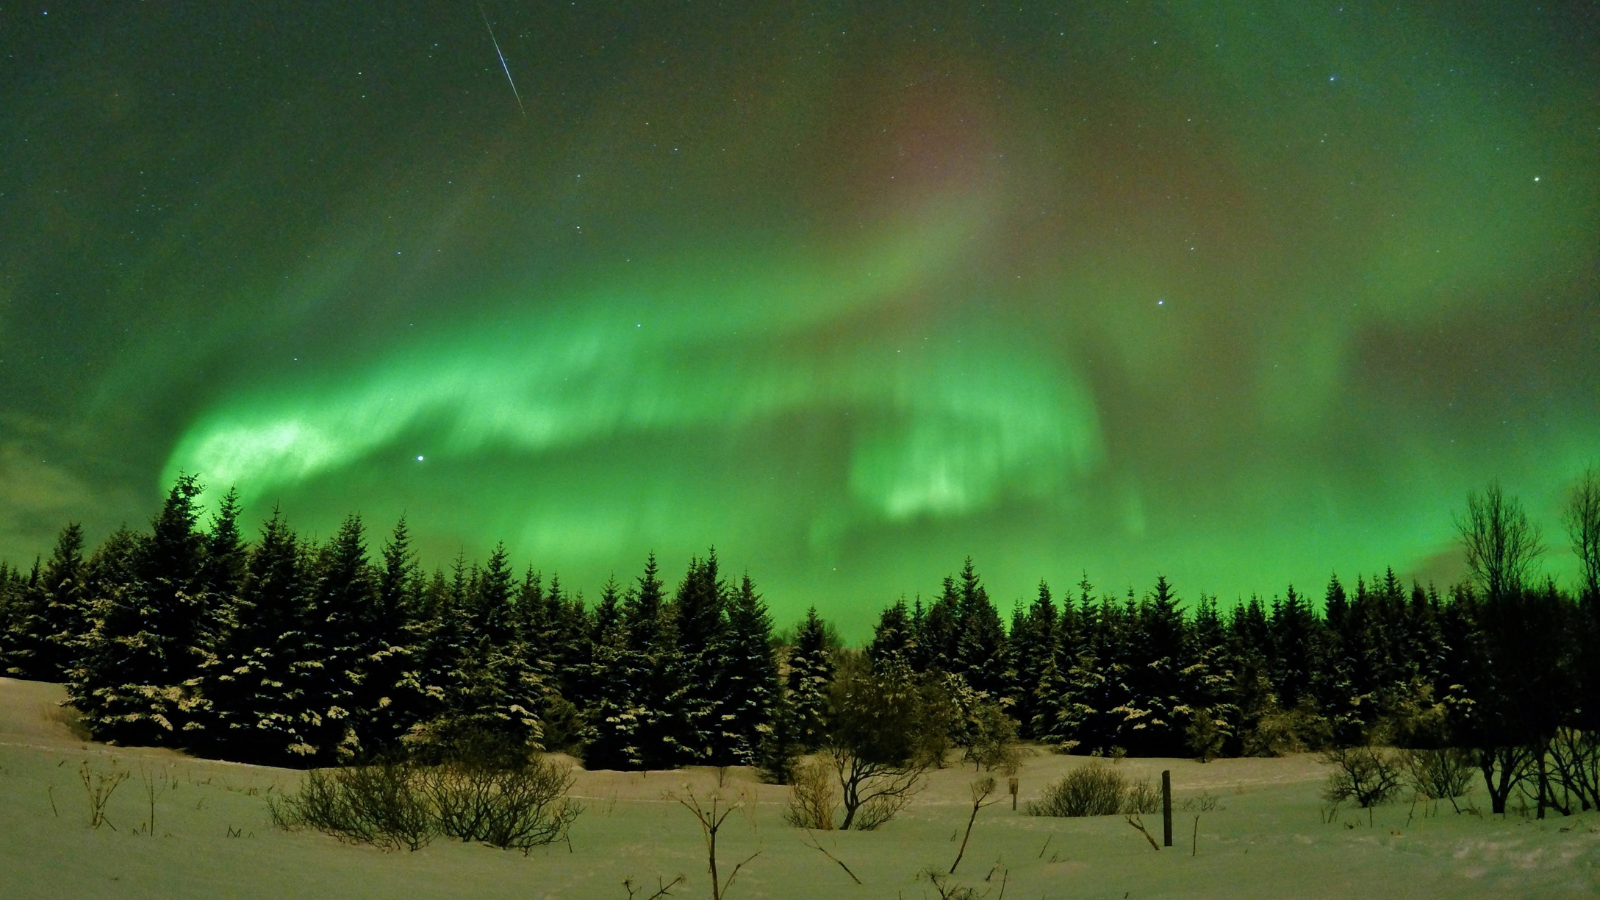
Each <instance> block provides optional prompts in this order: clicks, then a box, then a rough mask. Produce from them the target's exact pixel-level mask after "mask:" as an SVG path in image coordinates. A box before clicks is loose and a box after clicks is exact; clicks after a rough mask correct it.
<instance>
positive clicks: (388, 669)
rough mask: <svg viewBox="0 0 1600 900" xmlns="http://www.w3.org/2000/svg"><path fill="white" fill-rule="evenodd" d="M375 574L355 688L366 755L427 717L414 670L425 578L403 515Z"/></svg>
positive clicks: (393, 741) (390, 744) (384, 747)
mask: <svg viewBox="0 0 1600 900" xmlns="http://www.w3.org/2000/svg"><path fill="white" fill-rule="evenodd" d="M376 579H377V584H376V586H375V590H376V602H375V605H374V607H373V619H372V621H371V623H370V625H369V627H370V629H371V633H370V635H369V636H368V637H369V643H368V646H367V653H368V655H367V657H366V659H365V660H363V662H362V668H363V671H364V676H363V678H362V680H361V682H360V683H359V684H358V685H356V686H355V687H354V691H355V701H354V703H355V708H356V710H357V712H358V715H357V717H356V720H355V729H356V738H357V740H359V741H360V745H361V748H362V751H361V752H362V754H363V755H368V756H370V755H374V754H381V753H385V752H388V751H389V750H391V749H392V748H394V747H395V746H396V745H397V744H398V742H399V741H400V739H401V737H403V736H404V735H405V734H406V733H407V732H408V731H409V730H410V729H411V727H412V726H413V725H415V724H417V723H418V722H420V721H422V720H423V719H424V718H426V717H427V714H426V710H425V697H424V695H423V694H422V693H421V692H420V691H419V689H418V679H417V676H416V674H415V673H416V667H417V665H418V664H419V663H420V661H421V659H422V647H421V646H420V644H419V641H418V635H417V632H416V629H414V628H413V627H412V625H413V620H414V618H415V617H417V616H418V615H420V612H421V611H420V606H421V602H422V585H423V581H422V575H421V572H420V570H419V569H418V567H417V562H416V555H415V554H414V553H413V552H412V550H411V534H410V530H409V529H408V528H407V526H406V520H405V518H404V517H402V518H401V519H400V521H399V522H397V523H396V524H395V527H394V531H393V532H392V533H391V534H390V536H389V540H388V541H387V542H386V543H385V544H384V547H383V568H382V570H381V571H379V572H378V573H377V574H376Z"/></svg>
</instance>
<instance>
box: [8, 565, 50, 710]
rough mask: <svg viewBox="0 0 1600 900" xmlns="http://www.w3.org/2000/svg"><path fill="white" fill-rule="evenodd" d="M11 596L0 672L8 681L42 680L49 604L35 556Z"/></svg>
mask: <svg viewBox="0 0 1600 900" xmlns="http://www.w3.org/2000/svg"><path fill="white" fill-rule="evenodd" d="M13 597H14V599H13V600H12V602H11V609H10V616H9V618H10V620H11V622H10V627H9V629H8V632H7V635H6V642H5V651H6V652H5V657H4V660H3V662H4V669H3V671H4V672H5V674H7V675H9V676H11V677H12V678H24V679H29V680H34V681H42V680H45V677H46V674H47V673H46V666H47V664H48V661H49V657H47V656H45V655H44V654H45V652H46V640H47V638H48V636H49V625H48V624H47V623H46V618H45V610H46V608H47V607H48V605H49V602H50V601H49V597H48V596H47V595H46V593H45V577H44V573H43V569H42V564H41V562H40V560H39V559H38V558H37V557H35V558H34V561H33V570H32V571H31V572H29V573H28V578H27V580H26V581H25V582H22V583H21V584H19V585H18V586H17V590H16V591H15V593H14V594H13Z"/></svg>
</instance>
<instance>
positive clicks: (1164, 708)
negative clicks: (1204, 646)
mask: <svg viewBox="0 0 1600 900" xmlns="http://www.w3.org/2000/svg"><path fill="white" fill-rule="evenodd" d="M1134 622H1135V623H1136V624H1135V632H1134V634H1133V635H1132V640H1131V641H1129V650H1130V653H1131V658H1130V659H1129V660H1128V679H1127V682H1128V686H1129V696H1128V699H1127V701H1126V702H1125V704H1124V709H1125V710H1126V712H1125V714H1124V719H1123V722H1122V723H1121V726H1120V727H1121V730H1122V732H1123V734H1124V735H1125V737H1124V738H1123V742H1122V744H1121V745H1122V746H1123V747H1125V748H1126V749H1128V750H1129V751H1130V752H1134V753H1138V754H1141V755H1146V756H1175V755H1177V754H1179V753H1181V752H1182V748H1183V744H1184V740H1185V733H1186V730H1187V728H1188V726H1189V714H1190V711H1191V707H1190V706H1189V704H1188V702H1187V700H1188V698H1187V697H1185V696H1184V694H1185V690H1184V688H1185V685H1184V679H1183V674H1182V673H1183V662H1184V648H1185V644H1186V634H1185V631H1186V628H1185V623H1184V619H1183V612H1182V611H1181V610H1180V609H1179V608H1178V598H1177V596H1176V595H1175V594H1173V592H1172V585H1171V584H1169V583H1168V582H1167V579H1166V576H1165V575H1162V576H1158V577H1157V578H1156V584H1155V587H1154V588H1153V589H1152V590H1151V591H1150V592H1149V593H1148V594H1146V596H1145V598H1144V600H1143V601H1142V602H1141V603H1140V604H1139V607H1138V612H1137V616H1136V617H1135V618H1134Z"/></svg>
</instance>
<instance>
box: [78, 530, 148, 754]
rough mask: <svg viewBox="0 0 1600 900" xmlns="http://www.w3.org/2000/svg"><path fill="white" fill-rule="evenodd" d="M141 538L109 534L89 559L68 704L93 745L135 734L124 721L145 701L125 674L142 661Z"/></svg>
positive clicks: (124, 532)
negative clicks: (89, 736)
mask: <svg viewBox="0 0 1600 900" xmlns="http://www.w3.org/2000/svg"><path fill="white" fill-rule="evenodd" d="M142 541H143V539H142V537H141V536H140V535H138V534H136V533H135V532H133V531H130V530H128V529H127V528H120V529H118V530H116V531H114V532H112V534H111V536H110V537H108V538H106V540H105V542H104V543H102V544H101V545H100V546H99V547H98V548H97V549H96V550H95V551H94V553H93V554H92V555H91V556H90V557H89V562H88V566H87V570H88V571H87V576H86V581H87V587H86V590H85V595H86V607H85V615H84V631H83V634H82V636H81V637H80V638H79V640H78V641H77V643H76V645H75V647H74V648H73V649H74V654H73V655H74V665H73V668H72V671H71V672H70V673H69V674H68V676H67V698H68V699H69V700H70V701H71V703H72V705H73V706H74V707H75V708H76V709H77V710H78V711H79V712H80V713H81V714H82V715H83V722H84V725H85V726H86V727H88V729H89V731H90V733H92V734H93V735H94V736H95V739H96V740H101V741H121V740H123V739H124V738H125V737H128V736H132V735H133V734H134V733H135V732H134V730H133V729H130V728H127V727H126V725H125V723H126V718H125V717H127V716H133V715H139V714H140V713H142V711H143V709H144V708H145V703H144V700H143V698H142V697H141V696H139V695H138V694H137V693H136V692H135V691H133V690H131V689H130V688H128V687H127V683H126V681H125V679H124V674H125V673H127V672H130V671H133V670H134V667H135V665H136V663H137V661H138V659H139V657H140V655H141V650H142V644H143V638H142V637H141V635H140V629H139V619H140V607H141V595H142V590H141V584H140V581H139V575H138V564H139V552H140V544H141V543H142Z"/></svg>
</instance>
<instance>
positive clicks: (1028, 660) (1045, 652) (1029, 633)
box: [1010, 579, 1060, 738]
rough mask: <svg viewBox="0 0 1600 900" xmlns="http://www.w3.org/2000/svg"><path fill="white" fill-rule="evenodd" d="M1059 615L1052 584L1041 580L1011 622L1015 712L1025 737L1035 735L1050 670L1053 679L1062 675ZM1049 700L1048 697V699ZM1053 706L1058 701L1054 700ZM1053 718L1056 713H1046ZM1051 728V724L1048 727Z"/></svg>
mask: <svg viewBox="0 0 1600 900" xmlns="http://www.w3.org/2000/svg"><path fill="white" fill-rule="evenodd" d="M1058 618H1059V617H1058V616H1057V614H1056V604H1055V599H1054V598H1053V597H1052V596H1051V595H1050V585H1049V584H1047V583H1046V582H1045V581H1044V579H1040V580H1039V593H1038V594H1037V595H1036V596H1035V597H1034V600H1033V603H1032V604H1031V605H1029V606H1028V607H1027V608H1026V609H1022V608H1020V607H1019V609H1018V611H1017V613H1016V614H1014V615H1013V616H1012V625H1011V640H1010V649H1011V666H1010V671H1011V672H1013V673H1014V675H1013V676H1012V686H1011V697H1012V700H1013V703H1014V705H1013V706H1012V709H1011V714H1012V715H1013V716H1014V717H1015V718H1016V719H1017V721H1018V723H1019V726H1020V728H1019V730H1020V732H1021V734H1022V736H1023V737H1030V738H1031V737H1033V736H1034V733H1035V732H1034V728H1035V725H1036V724H1038V723H1037V720H1038V719H1039V718H1040V715H1039V713H1040V706H1039V704H1040V699H1041V698H1040V693H1039V685H1040V683H1041V682H1043V681H1044V679H1045V673H1046V670H1049V671H1050V672H1051V673H1052V675H1051V677H1052V679H1056V678H1058V677H1059V666H1058V665H1057V661H1056V654H1057V653H1058V652H1059V648H1060V635H1059V634H1058V632H1057V627H1058V624H1059V623H1058ZM1047 702H1048V701H1047ZM1050 705H1051V706H1052V708H1053V707H1054V703H1050ZM1044 718H1045V720H1047V721H1049V720H1053V719H1054V714H1053V712H1052V714H1051V715H1047V716H1045V717H1044ZM1046 730H1049V728H1048V726H1047V729H1046Z"/></svg>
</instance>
